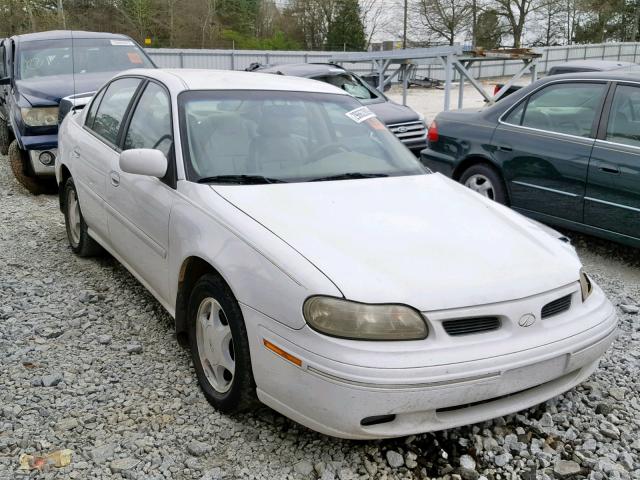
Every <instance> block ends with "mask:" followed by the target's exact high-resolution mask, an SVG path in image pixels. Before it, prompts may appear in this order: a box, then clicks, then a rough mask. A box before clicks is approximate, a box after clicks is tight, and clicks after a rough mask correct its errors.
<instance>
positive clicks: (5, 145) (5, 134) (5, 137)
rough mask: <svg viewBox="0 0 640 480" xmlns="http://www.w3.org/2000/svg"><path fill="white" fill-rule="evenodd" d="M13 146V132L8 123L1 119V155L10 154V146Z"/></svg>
mask: <svg viewBox="0 0 640 480" xmlns="http://www.w3.org/2000/svg"><path fill="white" fill-rule="evenodd" d="M10 144H11V132H10V131H9V126H8V125H7V122H5V121H4V120H2V119H1V118H0V155H6V154H7V153H9V145H10Z"/></svg>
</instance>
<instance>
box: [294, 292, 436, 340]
mask: <svg viewBox="0 0 640 480" xmlns="http://www.w3.org/2000/svg"><path fill="white" fill-rule="evenodd" d="M303 314H304V318H305V320H306V321H307V323H308V324H309V326H311V328H313V329H315V330H317V331H319V332H321V333H324V334H327V335H331V336H333V337H340V338H349V339H354V340H421V339H424V338H427V335H428V334H429V329H428V328H427V324H426V323H425V320H424V318H423V317H422V315H421V314H420V312H418V311H417V310H414V309H413V308H411V307H408V306H406V305H395V304H377V305H373V304H366V303H358V302H352V301H349V300H343V299H341V298H334V297H325V296H315V297H310V298H308V299H307V300H306V301H305V302H304V306H303Z"/></svg>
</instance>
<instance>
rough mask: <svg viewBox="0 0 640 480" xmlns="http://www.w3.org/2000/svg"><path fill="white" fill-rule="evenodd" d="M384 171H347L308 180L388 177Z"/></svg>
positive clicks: (325, 180)
mask: <svg viewBox="0 0 640 480" xmlns="http://www.w3.org/2000/svg"><path fill="white" fill-rule="evenodd" d="M388 176H389V175H387V174H386V173H360V172H349V173H340V174H338V175H329V176H328V177H318V178H314V179H313V180H309V181H310V182H327V181H330V180H352V179H359V178H378V177H388Z"/></svg>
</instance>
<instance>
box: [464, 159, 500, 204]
mask: <svg viewBox="0 0 640 480" xmlns="http://www.w3.org/2000/svg"><path fill="white" fill-rule="evenodd" d="M460 183H462V184H463V185H464V186H465V187H467V188H470V189H471V190H473V191H474V192H477V193H479V194H480V195H482V196H483V197H487V198H489V199H491V200H495V201H496V202H498V203H502V204H503V205H506V204H507V193H506V189H505V187H504V182H503V181H502V177H501V176H500V174H499V173H498V172H497V171H496V170H495V169H494V168H493V167H490V166H489V165H484V164H482V163H479V164H476V165H472V166H471V167H469V168H467V169H466V170H465V171H464V172H462V175H461V176H460Z"/></svg>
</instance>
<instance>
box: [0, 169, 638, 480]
mask: <svg viewBox="0 0 640 480" xmlns="http://www.w3.org/2000/svg"><path fill="white" fill-rule="evenodd" d="M0 217H1V223H0V265H1V267H0V325H2V328H1V330H0V352H2V355H1V356H0V374H1V376H2V380H3V381H2V384H1V385H0V479H2V480H4V479H19V478H26V477H30V478H65V479H66V478H72V479H73V478H78V479H97V478H116V479H118V478H127V479H163V478H172V479H192V478H205V479H209V480H212V479H222V478H224V479H231V478H256V479H257V478H260V479H262V478H264V479H285V478H308V479H316V478H319V479H322V480H330V479H340V480H346V479H400V478H403V479H404V478H407V479H408V478H418V479H426V478H444V479H450V480H457V479H465V480H467V479H473V480H475V479H496V480H497V479H534V478H542V479H545V478H589V479H603V478H612V479H614V478H622V479H629V478H633V479H640V456H639V452H640V435H639V433H638V432H639V431H640V394H639V386H640V383H639V382H640V380H639V378H640V368H639V362H640V331H639V330H640V314H638V313H633V312H637V310H638V307H637V305H638V303H639V302H640V255H638V250H633V249H627V248H624V247H620V246H617V245H614V244H611V243H607V242H601V241H598V240H594V239H591V238H587V237H581V236H577V235H574V239H575V243H576V245H577V247H578V250H579V252H580V254H581V256H582V257H583V259H584V260H585V263H586V265H587V268H588V271H589V272H591V273H592V275H593V276H594V278H595V279H596V280H597V281H598V282H599V283H600V285H602V286H603V288H604V289H605V290H606V291H607V293H608V294H609V296H610V298H611V299H612V300H613V301H614V302H615V303H616V305H619V313H620V328H621V336H620V338H619V339H618V341H617V343H616V344H615V346H614V348H613V349H612V350H610V351H609V353H608V354H607V355H606V357H605V358H604V360H603V361H602V362H601V365H600V368H599V369H598V370H597V372H596V373H595V374H594V375H593V377H592V378H591V379H589V381H588V382H587V383H585V384H583V385H581V386H579V387H577V388H576V389H574V390H572V391H570V392H567V393H566V394H565V395H561V396H560V397H558V398H555V399H553V400H550V401H549V402H547V403H546V404H543V405H540V406H538V407H537V408H533V409H530V410H528V411H523V412H520V413H519V414H516V415H509V416H507V417H502V418H498V419H496V420H493V421H490V422H485V423H482V424H477V425H472V426H469V427H464V428H458V429H453V430H448V431H444V432H438V433H428V434H424V435H418V436H411V437H407V438H400V439H394V440H385V441H373V442H353V441H342V440H337V439H333V438H329V437H325V436H323V435H320V434H316V433H314V432H311V431H309V430H307V429H305V428H303V427H300V426H298V425H296V424H295V423H293V422H291V421H289V420H287V419H285V418H284V417H282V416H280V415H278V414H276V413H274V412H272V411H270V410H268V409H266V408H265V409H263V410H261V411H259V412H257V413H256V414H253V415H243V416H238V417H227V416H224V415H220V414H218V413H217V412H216V411H215V410H214V409H213V408H211V407H210V406H209V405H208V404H207V402H206V401H205V400H204V398H203V396H202V394H201V393H200V391H199V389H198V386H197V384H196V381H195V375H194V372H193V369H192V367H191V362H190V359H189V355H188V353H187V352H186V351H185V350H184V349H182V348H181V347H180V346H179V345H178V344H177V342H176V339H175V335H174V330H173V326H172V323H171V320H170V318H169V316H168V315H167V314H165V313H164V311H163V310H162V308H161V306H160V305H159V304H158V303H157V302H156V301H155V300H154V299H153V297H152V296H151V295H150V294H148V293H147V292H146V291H145V290H144V289H143V288H142V286H140V285H139V284H138V283H137V282H136V281H135V280H134V278H133V277H132V276H131V275H130V274H129V273H128V272H127V271H126V270H125V269H124V268H123V267H121V266H120V265H119V264H118V263H117V262H115V261H114V260H113V259H112V258H109V257H105V258H99V259H80V258H76V257H75V256H74V255H73V254H72V253H71V251H70V250H69V248H68V247H67V241H66V238H65V231H64V224H63V217H62V215H61V214H60V212H59V211H58V207H57V201H56V197H55V196H39V197H34V196H30V195H28V194H27V193H26V192H25V191H24V190H23V189H22V188H21V187H19V186H18V185H17V184H16V183H15V181H14V180H13V178H12V177H11V174H10V172H9V170H8V167H7V162H6V158H2V157H0ZM622 304H624V305H625V306H624V307H622V306H620V305H622ZM623 309H624V310H623ZM625 311H626V312H627V313H625ZM345 407H346V408H348V406H345ZM59 449H70V450H71V451H72V452H73V453H72V459H71V460H72V462H71V464H70V465H69V466H67V467H64V468H59V469H57V468H54V467H49V468H48V469H47V470H46V471H44V472H42V473H38V472H35V471H34V472H31V474H29V473H27V472H24V471H21V470H19V469H18V467H19V457H20V455H21V454H23V453H26V454H38V455H43V454H47V453H50V452H52V451H56V450H59Z"/></svg>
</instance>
